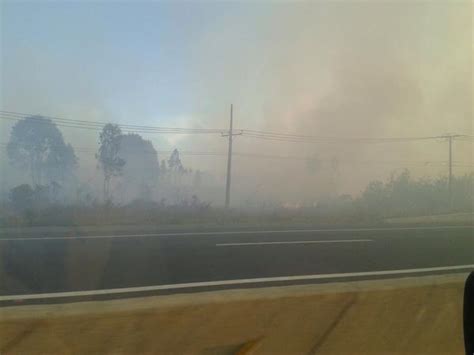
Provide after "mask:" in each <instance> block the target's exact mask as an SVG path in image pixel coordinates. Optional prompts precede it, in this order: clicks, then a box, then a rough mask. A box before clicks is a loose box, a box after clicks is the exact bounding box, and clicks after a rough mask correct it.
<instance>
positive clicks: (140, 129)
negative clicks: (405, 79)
mask: <svg viewBox="0 0 474 355" xmlns="http://www.w3.org/2000/svg"><path fill="white" fill-rule="evenodd" d="M25 118H31V119H37V120H38V121H40V122H41V119H47V120H51V121H52V122H54V123H55V124H56V125H57V126H60V127H66V128H79V129H87V130H95V131H101V130H102V128H103V126H104V125H105V124H107V122H98V121H96V122H94V121H85V120H76V119H66V118H61V117H54V116H44V115H32V114H27V113H19V112H12V111H4V110H0V119H3V120H12V121H20V120H23V119H25ZM45 122H46V121H45ZM117 125H118V126H119V127H120V128H121V129H122V130H123V131H124V132H127V133H150V134H220V135H222V136H227V135H228V130H226V129H217V128H177V127H159V126H144V125H133V124H117ZM234 131H236V132H238V134H239V135H242V136H244V137H248V138H253V139H261V140H269V141H278V142H293V143H351V144H355V143H362V144H376V143H400V142H401V143H403V142H414V141H426V140H437V139H443V138H446V136H418V137H334V136H332V137H331V136H326V137H325V136H311V135H301V134H291V133H279V132H272V131H263V130H250V129H241V130H235V129H234ZM455 138H456V139H459V140H472V139H474V136H471V135H465V134H462V135H456V136H455Z"/></svg>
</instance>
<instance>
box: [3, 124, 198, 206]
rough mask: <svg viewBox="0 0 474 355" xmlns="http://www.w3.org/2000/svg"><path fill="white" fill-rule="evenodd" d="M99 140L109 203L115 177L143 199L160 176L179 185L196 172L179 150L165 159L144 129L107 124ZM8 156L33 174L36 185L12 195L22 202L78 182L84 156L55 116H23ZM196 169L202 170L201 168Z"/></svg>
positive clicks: (99, 163)
mask: <svg viewBox="0 0 474 355" xmlns="http://www.w3.org/2000/svg"><path fill="white" fill-rule="evenodd" d="M98 144H99V147H98V150H97V153H96V154H95V158H96V160H97V167H98V168H99V169H100V170H101V172H102V175H103V186H102V190H103V201H104V202H105V203H110V202H111V201H112V197H113V196H112V192H111V182H112V180H113V179H114V178H117V177H121V178H122V180H124V181H125V182H126V185H127V186H128V187H130V186H132V187H133V189H134V190H136V191H134V192H133V193H134V194H135V195H137V197H138V198H142V199H147V198H149V197H150V196H152V190H153V189H155V188H156V186H157V183H158V181H159V180H160V179H161V180H162V181H163V182H167V183H168V184H169V185H170V186H176V185H178V184H179V183H180V177H181V176H183V175H185V174H190V173H192V170H191V169H186V168H185V167H184V166H183V163H182V161H181V158H180V155H179V151H178V150H177V149H174V150H173V151H172V153H171V155H170V157H169V159H167V160H165V159H163V160H162V161H161V162H160V161H159V159H158V154H157V151H156V150H155V148H154V147H153V144H152V143H151V142H150V141H148V140H145V139H143V138H142V137H141V136H140V135H139V134H135V133H128V134H124V133H123V132H122V131H121V129H120V127H119V126H118V125H116V124H111V123H109V124H106V125H104V127H103V128H102V130H101V132H100V134H99V138H98ZM7 156H8V159H9V162H10V163H11V164H12V165H13V166H15V167H17V168H19V169H20V170H21V171H24V172H25V173H27V174H28V176H29V180H30V185H31V186H28V187H25V186H23V187H21V188H19V189H16V190H12V194H13V197H15V198H17V200H19V201H21V200H22V199H24V197H23V198H22V197H19V196H27V195H28V194H31V195H34V194H35V193H36V194H39V192H38V191H39V190H41V191H43V192H44V191H45V190H46V191H48V192H49V193H50V195H54V194H56V195H57V193H58V191H59V190H60V189H61V188H62V187H63V186H64V185H67V184H70V183H75V182H77V181H76V170H77V167H78V163H79V159H78V157H77V155H76V153H75V151H74V148H73V147H72V146H71V145H70V144H68V143H66V142H65V140H64V137H63V134H62V132H61V131H60V130H59V128H58V127H57V125H56V124H55V123H54V122H53V121H52V120H51V119H48V118H45V117H42V116H31V117H26V118H24V119H22V120H20V121H18V122H17V123H16V124H15V125H14V126H13V127H12V130H11V133H10V138H9V141H8V144H7ZM194 174H195V175H200V172H199V171H196V172H194ZM124 188H125V187H124ZM53 191H54V193H53Z"/></svg>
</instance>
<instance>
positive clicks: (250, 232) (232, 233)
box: [0, 226, 474, 242]
mask: <svg viewBox="0 0 474 355" xmlns="http://www.w3.org/2000/svg"><path fill="white" fill-rule="evenodd" d="M466 228H469V229H474V226H436V227H396V228H340V229H286V230H285V229H277V230H254V231H221V232H218V231H216V232H180V233H149V234H118V235H84V236H64V237H13V238H2V237H1V236H0V242H1V241H16V240H54V239H58V240H65V239H71V240H78V239H108V238H146V237H158V238H159V237H186V236H193V235H203V236H218V235H242V234H275V233H335V232H342V233H345V232H374V231H402V230H443V229H466Z"/></svg>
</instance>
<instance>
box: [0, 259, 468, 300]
mask: <svg viewBox="0 0 474 355" xmlns="http://www.w3.org/2000/svg"><path fill="white" fill-rule="evenodd" d="M472 269H474V264H471V265H455V266H441V267H429V268H420V269H402V270H384V271H367V272H352V273H334V274H316V275H297V276H278V277H260V278H254V279H238V280H222V281H204V282H191V283H181V284H170V285H157V286H143V287H126V288H113V289H108V290H90V291H72V292H55V293H36V294H26V295H7V296H0V302H3V301H21V300H33V299H46V298H67V297H80V296H98V295H113V294H122V293H135V292H147V291H160V290H178V289H186V288H198V287H212V286H227V285H244V284H258V283H268V282H284V281H300V280H321V279H338V278H355V277H367V276H388V275H407V274H422V273H429V272H438V271H455V270H465V271H466V272H467V271H471V270H472Z"/></svg>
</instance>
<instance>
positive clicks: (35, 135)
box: [7, 116, 77, 186]
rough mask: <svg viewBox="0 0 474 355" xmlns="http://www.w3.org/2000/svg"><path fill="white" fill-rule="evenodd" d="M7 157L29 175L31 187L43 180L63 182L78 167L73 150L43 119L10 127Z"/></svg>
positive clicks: (52, 124) (35, 117)
mask: <svg viewBox="0 0 474 355" xmlns="http://www.w3.org/2000/svg"><path fill="white" fill-rule="evenodd" d="M7 154H8V158H9V160H10V162H11V163H12V164H13V165H15V166H18V167H19V168H22V169H27V170H28V171H29V173H30V177H31V182H32V184H33V186H35V185H39V184H41V183H43V180H44V179H45V178H46V179H48V180H49V182H52V181H60V182H61V181H64V180H65V178H66V176H67V174H68V173H70V172H71V171H72V170H73V169H74V168H75V167H76V165H77V157H76V155H75V153H74V149H73V148H72V147H71V145H69V144H66V143H65V142H64V138H63V135H62V133H61V131H60V130H59V129H58V127H57V126H56V124H54V122H52V121H51V120H50V119H47V118H44V117H42V116H30V117H26V118H24V119H22V120H20V121H18V122H17V123H16V124H15V125H14V126H13V128H12V131H11V134H10V140H9V142H8V145H7Z"/></svg>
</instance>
